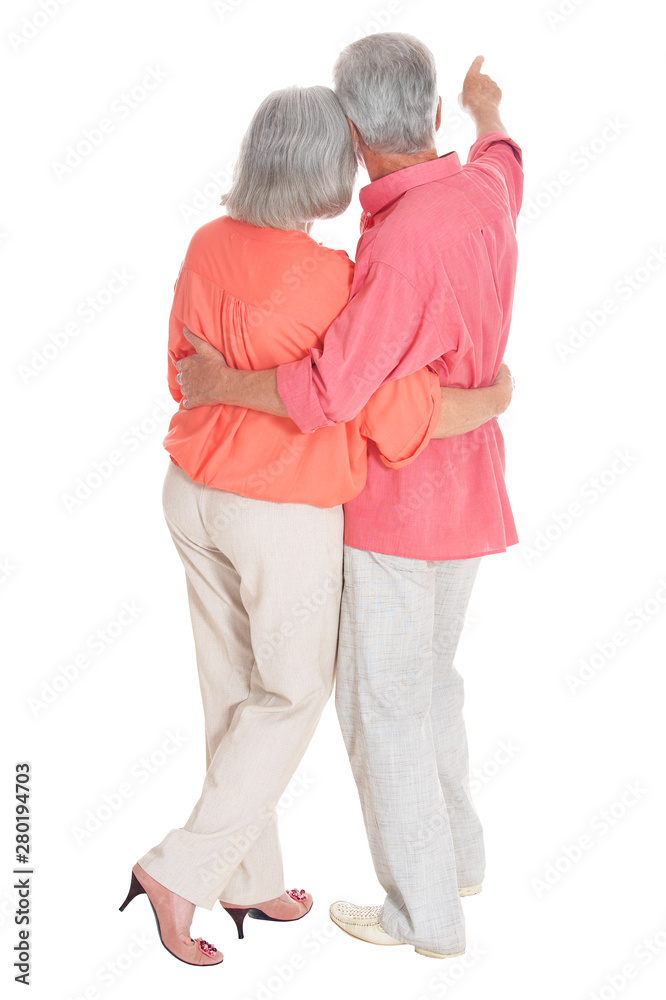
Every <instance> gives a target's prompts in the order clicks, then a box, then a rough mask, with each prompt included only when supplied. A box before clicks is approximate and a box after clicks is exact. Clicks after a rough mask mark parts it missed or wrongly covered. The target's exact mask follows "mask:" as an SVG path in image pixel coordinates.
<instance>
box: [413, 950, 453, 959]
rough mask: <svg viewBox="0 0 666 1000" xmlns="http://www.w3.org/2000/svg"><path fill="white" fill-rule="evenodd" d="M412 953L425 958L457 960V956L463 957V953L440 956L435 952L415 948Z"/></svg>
mask: <svg viewBox="0 0 666 1000" xmlns="http://www.w3.org/2000/svg"><path fill="white" fill-rule="evenodd" d="M414 951H415V952H416V954H417V955H425V956H426V958H457V956H458V955H464V954H465V952H464V951H452V952H450V954H448V955H440V953H439V952H437V951H425V950H424V949H423V948H415V949H414Z"/></svg>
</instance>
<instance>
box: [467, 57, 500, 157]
mask: <svg viewBox="0 0 666 1000" xmlns="http://www.w3.org/2000/svg"><path fill="white" fill-rule="evenodd" d="M484 58H485V56H477V57H476V59H475V60H474V62H473V63H472V65H471V66H470V68H469V69H468V70H467V75H466V76H465V79H464V80H463V88H462V93H461V94H460V95H459V96H458V101H459V102H460V107H461V108H462V109H463V111H466V112H467V114H468V115H469V116H470V118H471V119H472V121H473V122H474V124H475V125H476V135H477V138H479V137H480V136H482V135H483V134H484V132H495V131H497V132H506V129H505V128H504V126H503V125H502V122H501V120H500V116H499V111H498V108H499V104H500V101H501V100H502V91H501V90H500V89H499V87H498V86H497V84H496V83H495V81H494V80H491V78H490V77H489V76H487V75H486V74H485V73H482V72H481V66H482V65H483V60H484Z"/></svg>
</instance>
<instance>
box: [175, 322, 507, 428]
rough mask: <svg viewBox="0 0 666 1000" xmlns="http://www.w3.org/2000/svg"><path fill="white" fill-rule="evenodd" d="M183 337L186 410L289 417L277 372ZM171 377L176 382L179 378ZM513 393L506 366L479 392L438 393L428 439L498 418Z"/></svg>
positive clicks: (187, 332)
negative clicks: (249, 366)
mask: <svg viewBox="0 0 666 1000" xmlns="http://www.w3.org/2000/svg"><path fill="white" fill-rule="evenodd" d="M183 333H184V335H185V337H186V338H187V340H188V341H189V342H190V344H192V346H193V347H194V348H195V349H196V353H195V354H191V355H190V356H189V357H187V358H182V359H181V360H180V361H178V362H177V363H176V367H177V368H178V371H179V373H181V372H182V371H183V368H184V367H185V368H186V369H187V370H188V372H189V374H188V378H187V386H186V388H187V393H186V394H185V400H184V402H183V406H184V407H185V409H192V408H193V407H194V406H215V405H216V404H218V403H219V402H220V401H221V400H223V401H224V402H225V403H226V404H227V405H230V406H244V407H246V408H247V409H250V410H259V411H260V412H261V413H271V414H273V416H276V417H287V416H289V414H288V413H287V410H286V407H285V405H284V403H283V402H282V400H281V398H280V394H279V393H278V391H277V369H276V368H270V369H267V370H266V371H259V372H250V371H239V370H237V369H235V368H229V367H228V365H227V363H226V361H225V358H224V355H222V354H220V352H219V351H218V350H216V349H215V348H214V347H213V346H212V345H211V344H209V343H208V342H207V341H205V340H201V338H200V337H197V336H196V335H195V334H193V333H192V331H191V330H188V329H187V327H183ZM176 378H177V380H179V384H180V379H181V375H180V374H179V375H178V376H176ZM198 386H201V387H202V390H203V391H202V394H199V389H198V388H197V387H198ZM184 388H185V387H184ZM512 392H513V378H512V377H511V372H510V371H509V369H508V368H507V366H506V365H505V364H502V365H500V368H499V371H498V373H497V378H496V379H495V381H494V382H493V384H492V385H491V386H487V387H484V388H482V389H452V388H443V389H441V393H442V411H441V415H440V418H439V423H438V424H437V430H436V431H435V433H434V434H433V435H432V436H433V438H444V437H454V436H455V435H456V434H466V433H467V431H473V430H475V429H476V428H477V427H480V426H481V424H485V422H486V421H487V420H491V419H492V418H493V417H498V416H499V415H500V414H501V413H504V411H505V410H506V408H507V407H508V405H509V403H510V402H511V395H512Z"/></svg>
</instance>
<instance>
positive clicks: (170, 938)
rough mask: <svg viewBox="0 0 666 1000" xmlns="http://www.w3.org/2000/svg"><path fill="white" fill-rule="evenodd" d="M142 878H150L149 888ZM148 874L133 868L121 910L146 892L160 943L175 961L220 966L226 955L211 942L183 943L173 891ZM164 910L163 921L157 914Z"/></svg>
mask: <svg viewBox="0 0 666 1000" xmlns="http://www.w3.org/2000/svg"><path fill="white" fill-rule="evenodd" d="M139 875H142V876H143V878H144V879H146V881H148V879H150V882H149V883H148V884H149V887H150V892H148V889H147V888H146V887H145V886H144V885H142V884H141V882H140V881H139V877H138V876H139ZM146 876H148V873H147V872H144V870H143V868H141V867H140V866H139V865H138V864H137V865H134V868H133V869H132V881H131V883H130V888H129V892H128V893H127V898H126V899H125V902H124V903H123V904H122V906H121V907H120V910H121V911H122V910H124V909H125V907H126V906H127V904H128V903H131V902H132V900H133V899H134V897H135V896H140V895H141V893H145V895H146V896H147V897H148V902H149V903H150V906H151V908H152V911H153V913H154V914H155V922H156V924H157V932H158V934H159V936H160V941H161V942H162V944H163V945H164V947H165V948H166V950H167V951H168V952H169V954H170V955H173V957H174V958H177V959H178V960H179V961H181V962H185V964H186V965H219V964H220V962H222V961H223V960H224V955H223V954H222V952H221V951H218V950H217V948H216V947H215V945H212V944H209V943H208V941H204V939H203V938H190V942H191V943H190V944H186V943H185V942H184V941H182V940H181V938H180V935H179V933H178V931H177V930H176V922H175V919H174V914H173V909H172V904H171V897H172V894H171V892H170V891H169V890H168V889H167V888H165V886H163V885H160V884H159V882H156V881H155V879H153V878H151V877H150V876H148V879H147V878H146ZM158 909H159V911H160V914H161V919H160V917H158V915H157V911H158Z"/></svg>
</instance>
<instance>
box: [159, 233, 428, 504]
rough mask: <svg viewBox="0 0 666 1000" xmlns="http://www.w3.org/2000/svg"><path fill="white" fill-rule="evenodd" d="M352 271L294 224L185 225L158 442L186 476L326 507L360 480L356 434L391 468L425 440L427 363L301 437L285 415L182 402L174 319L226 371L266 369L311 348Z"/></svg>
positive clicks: (338, 305) (362, 456)
mask: <svg viewBox="0 0 666 1000" xmlns="http://www.w3.org/2000/svg"><path fill="white" fill-rule="evenodd" d="M352 276H353V264H352V262H351V260H350V259H349V257H348V256H347V255H346V254H345V253H344V252H343V251H340V250H329V249H327V248H326V247H323V246H321V245H320V244H318V243H316V242H315V241H314V240H313V239H312V238H311V237H310V236H308V235H307V234H306V233H303V232H299V231H297V230H292V231H284V230H277V229H264V228H260V227H257V226H252V225H249V224H248V223H244V222H237V221H236V220H234V219H231V218H229V217H228V216H222V217H221V218H218V219H215V220H213V221H212V222H209V223H207V224H206V225H204V226H202V227H201V228H200V229H199V230H198V231H197V232H196V233H195V234H194V236H193V237H192V240H191V242H190V245H189V247H188V250H187V254H186V257H185V260H184V261H183V264H182V266H181V270H180V274H179V275H178V279H177V281H176V286H175V294H174V301H173V307H172V310H171V316H170V320H169V368H168V379H169V389H170V391H171V394H172V396H173V398H174V399H175V400H176V401H177V402H179V403H180V404H181V405H180V407H179V409H178V411H177V412H176V413H175V414H174V415H173V417H172V419H171V423H170V425H169V432H168V434H167V436H166V438H165V439H164V447H165V448H166V449H167V451H168V452H169V454H170V455H171V458H172V460H173V461H174V462H175V463H176V464H177V465H179V466H181V468H182V469H184V471H185V472H186V473H187V474H188V476H189V477H190V478H191V479H193V480H195V481H196V482H199V483H204V484H205V485H206V486H213V487H216V488H217V489H221V490H228V491H229V492H231V493H238V494H240V495H241V496H246V497H254V498H257V499H261V500H273V501H278V502H282V503H308V504H314V505H315V506H318V507H333V506H335V505H337V504H340V503H344V502H345V501H347V500H350V499H351V498H352V497H354V496H356V495H357V494H358V493H360V492H361V490H362V489H363V486H364V485H365V479H366V440H367V439H368V438H372V439H373V440H374V441H376V443H377V446H378V448H379V451H380V454H381V457H382V460H383V461H384V462H385V463H386V464H387V465H389V466H393V467H394V468H399V467H400V466H402V465H406V464H407V463H409V462H411V461H412V460H413V459H414V458H416V457H417V455H419V454H420V452H421V451H422V450H423V448H425V446H426V445H427V443H428V441H429V439H430V436H431V434H432V432H433V430H434V429H435V427H436V426H437V422H438V420H439V414H440V406H441V394H440V386H439V379H438V376H437V375H436V374H435V373H434V372H433V371H431V370H429V369H422V370H421V371H418V372H416V373H415V374H414V375H410V376H408V377H407V378H401V379H397V380H395V381H393V382H387V383H386V384H385V385H383V386H382V387H381V388H380V389H378V390H377V392H375V394H374V395H373V396H372V397H371V399H370V400H369V401H368V403H367V404H366V406H365V407H364V408H363V410H361V412H360V413H359V414H358V416H357V417H355V418H354V419H353V420H351V421H349V422H348V423H339V424H336V425H334V426H330V427H323V428H321V429H320V430H317V431H314V432H313V433H310V434H304V433H301V432H300V431H299V429H298V427H297V426H296V424H295V423H294V422H293V421H292V420H291V419H290V418H288V417H274V416H271V415H269V414H265V413H258V412H256V411H254V410H247V409H245V408H243V407H237V406H227V405H217V406H201V407H197V408H195V409H192V410H186V409H184V408H183V406H182V393H181V391H180V386H179V385H178V384H177V383H176V374H177V370H176V362H177V361H178V360H179V359H180V358H183V357H185V356H186V355H188V354H192V353H193V352H192V347H191V345H190V343H189V342H188V341H187V340H186V339H185V337H184V335H183V326H184V325H185V326H187V327H188V328H189V329H190V330H192V332H193V333H195V334H196V335H197V336H198V337H202V338H203V339H204V340H207V341H208V342H209V343H211V344H212V345H213V346H214V347H216V348H217V349H218V350H219V351H222V353H223V354H224V356H225V358H226V360H227V364H229V365H231V366H232V367H233V368H239V369H245V370H248V369H252V370H262V369H266V368H276V367H277V366H278V365H280V364H284V363H286V362H290V361H296V360H297V359H299V358H303V357H305V355H306V354H307V352H308V351H309V350H310V348H313V347H319V348H320V347H322V345H323V340H324V336H325V333H326V329H327V328H328V326H329V325H330V323H332V321H333V320H334V319H335V317H336V316H337V315H338V314H339V313H340V312H341V310H342V309H344V307H345V304H346V302H347V299H348V296H349V290H350V288H351V283H352ZM359 374H360V373H359Z"/></svg>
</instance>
